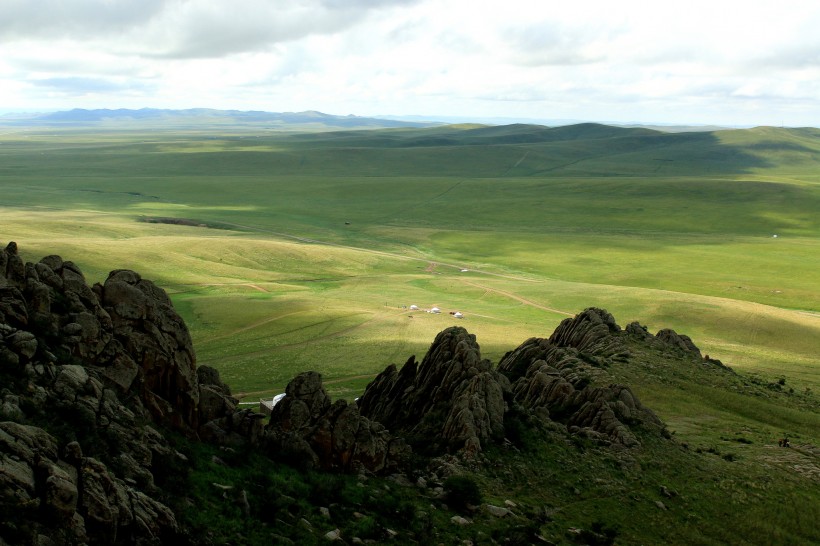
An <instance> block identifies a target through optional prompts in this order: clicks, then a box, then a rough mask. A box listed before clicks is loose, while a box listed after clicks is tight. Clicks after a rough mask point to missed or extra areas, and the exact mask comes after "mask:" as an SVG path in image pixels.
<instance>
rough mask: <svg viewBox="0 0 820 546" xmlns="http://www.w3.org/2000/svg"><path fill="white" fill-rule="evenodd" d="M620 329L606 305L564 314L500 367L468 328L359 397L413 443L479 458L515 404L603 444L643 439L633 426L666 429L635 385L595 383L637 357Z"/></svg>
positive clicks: (444, 336) (441, 338) (498, 436)
mask: <svg viewBox="0 0 820 546" xmlns="http://www.w3.org/2000/svg"><path fill="white" fill-rule="evenodd" d="M629 354H630V353H629V351H628V349H627V347H626V344H625V343H624V340H623V336H622V331H621V328H620V327H619V326H618V325H617V324H616V322H615V320H614V318H613V317H612V315H610V314H609V313H608V312H606V311H604V310H602V309H596V308H590V309H586V310H585V311H583V312H582V313H580V314H579V315H577V316H576V317H574V318H572V319H566V320H564V321H563V322H562V323H561V324H560V325H559V327H558V328H557V329H556V330H555V332H554V333H553V334H552V336H550V338H549V339H544V338H531V339H528V340H527V341H525V342H524V343H523V344H521V345H520V346H519V347H517V348H516V349H514V350H512V351H510V352H508V353H507V354H506V355H504V357H503V358H502V359H501V361H500V362H499V365H498V367H497V368H496V369H493V367H492V365H491V364H490V363H489V361H486V360H482V359H481V355H480V352H479V347H478V344H477V343H476V341H475V337H474V336H472V335H471V334H469V333H468V332H467V331H466V330H465V329H464V328H459V327H453V328H448V329H447V330H444V331H443V332H441V333H440V334H439V335H438V336H437V337H436V340H435V341H434V342H433V345H432V346H431V347H430V350H429V351H428V353H427V355H426V356H425V357H424V360H423V361H422V363H421V364H420V365H419V364H417V363H416V361H415V358H411V359H410V360H408V362H407V363H406V364H405V365H404V366H403V367H402V368H401V370H398V369H397V368H396V366H394V365H391V366H389V367H388V368H387V369H385V370H384V371H383V372H382V373H381V374H379V375H378V376H377V377H376V379H375V380H374V381H373V382H372V383H371V384H370V385H368V387H367V389H366V390H365V393H364V395H363V396H362V397H361V399H360V400H359V407H360V408H361V412H362V414H363V415H366V416H367V417H368V418H370V419H372V420H375V421H379V422H380V423H382V424H384V425H385V426H386V427H387V428H388V429H389V430H390V431H391V432H393V433H394V434H400V435H403V436H405V437H406V438H407V439H408V441H409V442H410V443H411V445H413V446H414V448H415V449H417V450H421V451H428V452H433V453H438V452H449V453H460V454H462V455H474V454H476V453H478V452H479V451H481V450H482V448H483V446H486V445H487V444H488V443H493V442H499V441H500V440H502V439H503V438H504V436H505V429H504V422H505V417H506V416H507V413H508V411H509V410H510V409H511V408H515V409H516V410H517V411H518V412H524V413H525V414H527V415H530V416H538V417H539V418H541V419H544V420H549V421H552V422H554V423H558V424H560V425H561V426H563V427H565V428H566V429H567V430H569V431H570V432H573V433H578V434H581V435H585V436H587V437H592V438H595V439H596V440H599V441H600V442H603V443H608V444H618V445H621V446H626V447H631V446H634V445H637V444H638V443H639V442H638V440H637V438H636V436H635V435H634V434H633V433H632V431H631V429H630V426H632V425H641V426H645V427H650V428H656V429H659V428H661V427H662V424H661V422H660V421H659V420H658V418H657V417H656V416H655V415H654V414H653V413H652V412H651V411H649V410H647V409H646V408H644V407H643V406H642V405H641V404H640V402H639V401H638V400H637V398H636V397H635V396H634V394H633V393H632V391H631V390H629V388H628V387H625V386H623V385H610V386H608V387H600V386H594V385H595V383H596V378H597V377H598V376H599V375H600V373H601V369H602V368H604V367H606V366H608V365H609V364H611V363H612V362H613V361H614V360H619V359H620V360H623V359H627V358H629Z"/></svg>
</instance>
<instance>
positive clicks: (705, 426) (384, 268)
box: [0, 124, 820, 544]
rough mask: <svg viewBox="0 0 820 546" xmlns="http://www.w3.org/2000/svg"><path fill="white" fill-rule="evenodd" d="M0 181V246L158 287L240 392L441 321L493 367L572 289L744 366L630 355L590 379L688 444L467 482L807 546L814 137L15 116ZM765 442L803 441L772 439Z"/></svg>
mask: <svg viewBox="0 0 820 546" xmlns="http://www.w3.org/2000/svg"><path fill="white" fill-rule="evenodd" d="M0 194H1V195H2V197H1V198H0V243H2V244H5V243H6V242H7V241H11V240H14V241H16V242H17V243H18V245H19V248H20V250H21V253H22V254H23V257H24V259H26V260H29V261H36V260H39V259H40V258H41V257H42V256H45V255H48V254H55V253H56V254H60V255H61V256H63V257H64V258H66V259H70V260H72V261H74V262H75V263H77V264H78V265H79V266H80V268H81V269H82V270H83V271H84V273H85V275H86V277H87V279H88V280H89V281H91V282H94V281H103V280H104V279H105V278H106V276H107V274H108V271H110V270H112V269H121V268H129V269H134V270H136V271H138V272H139V273H141V274H142V275H143V277H145V278H148V279H151V280H154V281H155V282H157V283H158V284H159V285H160V286H162V287H163V288H165V289H166V290H167V291H168V292H169V293H170V294H171V296H172V299H173V300H174V303H175V306H176V308H177V309H178V311H179V312H180V313H181V314H182V316H183V317H184V319H185V321H186V323H187V324H188V326H189V327H190V330H191V334H192V336H193V340H194V345H195V349H196V352H197V357H198V362H199V364H208V365H211V366H214V367H215V368H217V369H219V370H220V372H221V374H222V377H223V379H224V380H226V381H227V382H228V383H229V384H230V385H231V387H232V388H233V390H234V392H235V394H238V395H239V396H240V397H241V398H242V399H243V400H245V401H251V402H253V401H256V400H258V398H259V397H261V396H268V395H272V394H274V393H277V392H281V391H282V390H283V389H284V387H285V385H286V384H287V382H288V380H289V379H290V378H291V377H293V376H294V375H295V374H296V373H298V372H299V371H303V370H306V369H314V370H318V371H320V372H321V373H322V374H323V377H324V380H325V385H326V388H327V389H328V391H329V392H330V394H331V396H333V397H347V398H352V397H354V396H357V395H358V394H359V393H361V392H362V390H363V389H364V386H365V385H366V384H367V383H368V382H369V381H370V380H371V379H372V378H373V377H374V376H375V374H377V373H378V372H380V371H381V370H382V369H383V368H384V367H385V366H387V365H388V364H390V363H396V364H401V363H403V362H404V361H406V360H407V358H408V357H409V356H410V355H416V356H417V357H419V358H421V356H422V355H423V354H424V353H425V351H426V350H427V348H428V347H429V345H430V343H431V342H432V340H433V338H434V337H435V335H436V334H437V333H438V332H439V331H441V330H442V329H444V328H446V327H447V326H450V325H453V324H458V325H461V326H464V327H466V328H467V329H468V330H469V331H470V332H471V333H473V334H475V335H476V336H477V339H478V342H479V343H480V344H481V348H482V354H483V356H484V357H486V358H489V359H491V360H493V361H496V362H497V361H498V359H499V358H500V357H501V356H502V355H503V354H504V353H506V352H507V351H509V350H511V349H513V348H514V347H516V346H518V345H519V344H520V343H521V342H523V341H524V340H525V339H527V338H529V337H533V336H540V337H546V336H549V335H550V333H552V331H553V330H554V329H555V327H556V326H557V325H558V324H559V323H560V321H561V320H563V319H564V318H566V317H568V316H572V315H574V314H575V313H577V312H579V311H581V310H582V309H584V308H586V307H590V306H596V307H603V308H606V309H608V310H609V311H610V312H611V313H613V315H614V316H615V318H616V319H617V321H618V323H619V324H621V325H622V326H625V325H626V324H627V323H629V322H631V321H633V320H638V321H639V322H641V323H642V324H644V325H646V326H647V327H648V328H649V330H650V331H652V332H655V331H657V330H659V329H661V328H667V327H671V328H674V329H675V330H677V331H678V332H680V333H684V334H687V335H689V336H691V337H692V339H693V340H694V341H695V343H696V344H697V345H698V346H699V347H700V348H701V350H702V351H703V352H704V353H705V354H708V355H710V356H711V357H712V358H717V359H720V360H721V361H723V362H724V363H725V364H727V365H729V366H731V367H732V368H733V369H734V370H735V371H736V372H738V373H737V375H732V374H726V373H717V372H716V371H715V370H713V369H709V368H708V367H703V368H702V369H701V368H697V367H695V368H692V367H689V368H687V367H680V366H677V365H675V364H674V363H673V364H670V363H669V361H666V360H664V359H663V358H660V357H659V356H658V355H656V354H653V353H651V351H650V352H645V353H642V352H641V349H635V351H636V355H635V357H634V358H633V359H632V360H631V361H630V362H631V363H630V364H628V365H626V364H616V365H614V366H613V367H612V368H611V369H609V370H607V372H606V373H607V377H608V378H609V379H610V380H616V381H621V382H624V383H626V384H629V385H630V386H631V387H632V388H633V389H634V390H635V392H636V393H637V394H638V395H639V396H640V398H641V400H642V401H643V402H644V404H645V405H646V406H648V407H650V408H652V409H653V410H654V411H655V412H656V413H658V415H659V416H660V417H661V418H662V419H663V420H664V421H665V422H666V423H667V424H668V427H669V430H670V432H671V433H672V434H673V435H674V437H675V438H676V439H677V440H678V442H679V445H680V446H681V450H680V451H669V450H668V449H667V448H666V447H664V446H661V445H654V444H653V442H654V441H655V440H653V439H652V438H648V437H647V438H642V441H643V442H644V446H645V449H644V451H642V452H640V453H636V454H635V455H634V459H632V458H631V457H633V456H625V458H623V457H621V456H613V455H612V454H611V453H609V452H606V451H605V450H604V451H601V450H598V449H597V448H594V446H588V445H578V446H575V448H577V449H576V451H574V452H573V453H574V455H572V456H570V455H568V453H569V452H568V451H567V449H568V448H567V447H566V446H564V445H563V443H564V440H563V439H560V438H553V439H552V440H551V441H549V442H546V443H544V442H541V443H534V444H532V445H530V446H529V447H528V448H527V449H522V451H521V452H517V453H516V454H510V453H507V454H505V455H504V456H505V457H508V458H509V461H510V465H511V467H515V468H518V469H525V471H522V472H521V473H516V474H513V475H511V474H505V473H500V474H499V475H493V474H492V473H490V474H485V475H484V476H483V477H479V478H477V479H480V480H481V482H482V483H481V486H482V490H483V491H484V493H485V497H486V498H487V500H488V501H491V502H495V503H497V504H502V503H503V501H504V499H505V498H508V497H509V496H513V497H514V498H515V499H516V500H517V501H518V502H521V503H523V504H524V505H525V506H530V507H534V506H538V505H540V506H541V507H542V508H543V506H544V503H546V505H547V507H549V506H554V507H555V508H556V509H555V510H554V511H550V510H548V512H549V516H548V517H546V518H545V519H544V518H541V516H538V517H536V516H535V515H532V514H530V515H528V516H527V517H528V518H530V519H531V520H532V521H536V520H538V521H540V522H541V529H542V530H546V531H549V532H550V533H552V534H551V535H550V536H561V535H562V534H563V532H564V530H565V529H566V528H567V527H568V526H573V525H578V524H579V522H580V523H583V524H584V525H586V526H590V525H593V526H594V524H595V523H596V522H598V523H605V524H607V525H616V526H617V527H618V529H619V532H620V535H621V536H622V537H625V540H627V542H629V541H639V542H641V541H643V542H646V541H649V542H652V543H662V542H664V543H676V542H678V539H680V540H681V541H682V543H702V544H729V543H767V544H777V543H793V544H796V543H803V542H805V541H807V540H808V541H811V540H816V539H818V535H817V532H816V521H817V518H818V517H820V514H818V511H817V507H818V506H820V504H818V503H817V500H818V499H817V488H816V485H817V480H818V479H820V465H819V464H818V462H817V454H816V449H815V451H811V450H807V449H809V448H807V447H806V446H811V445H817V442H818V434H817V432H818V430H820V412H819V411H818V398H817V392H818V391H820V373H818V372H819V371H820V368H819V367H818V366H820V362H818V354H820V131H818V130H816V129H775V128H757V129H751V130H732V131H718V132H708V133H681V134H668V133H659V132H655V131H650V130H646V129H619V128H613V127H606V126H601V125H593V124H585V125H578V126H572V127H562V128H544V127H536V126H527V125H517V126H507V127H483V126H473V125H461V126H445V127H435V128H430V129H384V130H374V131H339V132H311V133H287V132H283V131H272V130H267V129H265V127H263V126H261V125H259V124H257V125H247V126H243V125H214V126H202V127H199V128H196V127H194V128H192V127H186V128H185V129H184V130H183V129H180V128H173V127H171V128H169V127H165V126H153V127H150V129H146V128H145V126H141V125H139V124H134V125H132V126H128V125H112V124H99V125H93V124H92V125H89V126H86V127H73V126H64V127H59V126H55V127H29V128H25V127H9V128H0ZM169 219H177V221H180V220H182V221H184V224H174V223H169ZM774 235H777V237H774ZM410 305H417V306H418V307H420V308H421V309H420V310H411V309H410ZM434 306H437V307H439V308H441V310H442V311H443V313H441V314H431V313H427V312H425V310H428V309H430V308H432V307H434ZM451 311H461V312H462V313H464V319H462V320H458V319H455V318H454V317H452V316H451V315H450V314H449V312H451ZM635 363H638V364H637V365H636V364H635ZM784 435H785V436H789V437H791V438H792V442H793V444H794V445H795V446H796V447H797V448H798V449H795V450H792V451H788V450H778V448H777V447H776V441H777V438H779V437H783V436H784ZM801 446H802V447H801ZM202 449H206V448H202ZM207 458H208V457H207V456H205V455H203V460H207ZM204 464H205V463H203V465H204ZM249 464H250V463H249ZM527 469H529V470H527ZM533 469H538V472H534V470H533ZM220 471H222V470H220ZM281 472H285V471H284V470H282V471H281ZM281 472H280V473H281ZM282 475H284V474H282ZM260 476H262V474H260ZM595 476H606V478H605V479H601V478H599V479H596V478H595ZM220 479H222V478H220ZM231 479H232V480H242V479H245V478H242V477H239V476H236V477H233V478H231ZM259 479H260V480H261V479H262V478H261V477H260V478H259ZM275 479H278V478H276V476H273V477H271V476H267V477H265V478H264V480H268V481H270V480H275ZM299 479H302V478H299ZM304 479H306V480H308V478H304ZM264 480H263V481H264ZM294 480H295V481H293V483H290V482H289V484H290V485H287V484H286V485H287V487H286V486H285V485H282V484H279V485H277V486H276V488H278V489H282V488H284V489H283V490H285V491H289V489H288V487H296V486H297V485H299V483H301V482H299V481H298V480H296V479H295V478H294ZM309 480H320V481H321V480H331V478H322V477H316V476H314V477H309ZM309 480H308V481H309ZM334 480H337V478H333V479H332V480H331V481H333V483H334V484H335V485H334V486H333V487H332V488H330V489H338V490H339V491H346V493H345V495H348V496H349V495H354V496H355V495H359V496H361V493H356V491H358V490H359V488H358V487H357V486H356V484H355V483H353V482H344V480H343V479H342V478H338V480H342V481H340V482H338V483H337V482H336V481H334ZM212 481H214V480H213V479H211V478H210V476H209V475H206V477H205V478H203V483H204V484H205V485H204V486H203V492H202V498H203V499H205V502H210V501H208V495H209V494H210V493H207V491H209V490H210V489H212V487H211V486H210V485H209V484H210V483H211V482H212ZM294 484H295V485H294ZM533 484H535V485H533ZM314 485H315V484H314ZM660 486H663V487H667V488H669V489H674V490H675V491H676V492H677V493H679V495H680V496H679V497H677V500H670V499H667V498H665V497H661V496H659V494H658V488H659V487H660ZM249 487H250V486H249ZM299 487H308V486H301V485H300V486H299ZM311 487H313V486H311ZM297 489H298V488H297ZM372 489H373V490H374V491H376V490H378V489H379V487H373V488H372ZM294 491H295V489H294ZM368 491H370V489H368ZM373 495H376V493H373ZM293 496H297V495H296V493H293ZM568 499H569V500H568ZM394 500H395V499H394ZM657 500H661V501H664V502H665V503H666V504H667V505H668V507H667V508H664V509H662V510H661V509H659V508H658V507H657V506H656V504H655V501H657ZM213 501H214V503H216V504H218V502H219V500H218V499H213ZM260 502H262V501H261V500H260ZM363 502H365V501H363ZM374 502H375V501H374ZM396 502H399V501H398V500H396ZM401 502H402V503H405V504H407V503H410V504H407V506H405V508H407V509H408V510H409V509H412V508H413V507H412V506H411V505H412V503H413V502H415V503H416V504H417V506H416V508H417V509H424V510H427V508H426V507H425V506H426V503H428V501H426V500H424V499H421V498H419V499H415V500H414V499H413V498H406V499H404V500H402V501H401ZM568 503H569V504H568ZM365 504H366V502H365ZM377 504H378V503H377ZM408 507H409V508H408ZM419 507H420V508H419ZM374 509H375V508H374ZM305 510H308V508H305ZM533 510H535V509H534V508H533ZM539 510H541V508H539ZM210 513H211V512H207V511H206V512H203V514H210ZM533 513H534V512H533ZM539 513H541V512H539ZM443 514H444V513H443V512H442V513H439V514H436V513H433V514H432V516H431V517H432V518H433V519H434V520H435V521H434V523H435V524H436V525H438V526H439V527H440V528H445V527H447V526H448V525H450V524H449V521H448V520H447V519H446V517H445V516H444V515H443ZM602 515H606V517H605V518H604V519H605V520H606V521H602V520H601V517H602ZM192 517H194V516H192ZM385 517H388V516H385ZM436 518H438V519H436ZM539 518H541V519H539ZM439 520H441V521H439ZM225 521H226V522H228V523H229V522H231V521H234V520H230V519H226V520H225ZM237 521H238V520H237ZM385 521H386V522H387V523H386V524H390V521H392V520H390V519H389V517H388V519H387V520H385ZM476 521H477V523H476V526H475V528H474V529H475V530H482V529H483V530H484V531H486V532H487V533H497V532H499V528H498V527H497V524H494V523H492V522H484V523H482V522H481V521H479V519H477V520H476ZM228 523H225V525H226V526H228ZM371 523H372V522H371ZM237 525H239V526H240V527H239V528H241V523H237ZM494 525H495V526H494ZM510 525H512V524H510ZM673 530H674V531H673ZM231 532H233V531H231ZM474 532H477V531H474ZM504 532H506V531H504ZM510 532H514V529H512V528H511V529H510ZM738 533H739V534H738ZM460 538H466V537H460ZM473 538H475V537H473Z"/></svg>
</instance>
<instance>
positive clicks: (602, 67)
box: [0, 0, 820, 127]
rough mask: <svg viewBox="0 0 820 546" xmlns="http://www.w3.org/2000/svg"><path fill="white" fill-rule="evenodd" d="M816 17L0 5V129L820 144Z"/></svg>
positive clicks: (623, 0)
mask: <svg viewBox="0 0 820 546" xmlns="http://www.w3.org/2000/svg"><path fill="white" fill-rule="evenodd" d="M818 29H820V2H817V1H816V0H777V1H772V0H765V1H764V0H744V1H742V2H738V1H734V0H710V1H701V0H687V1H681V0H668V1H630V0H609V1H588V0H569V1H566V0H565V1H561V2H558V1H549V0H503V1H488V0H240V1H237V0H37V1H32V0H0V112H45V111H55V110H67V109H71V108H88V109H93V108H143V107H149V108H218V109H236V110H265V111H270V112H300V111H304V110H318V111H321V112H325V113H328V114H337V115H348V114H353V115H359V116H420V117H422V118H428V119H434V118H441V117H449V118H465V119H472V120H476V121H478V120H487V119H502V118H503V119H531V120H558V119H565V120H584V121H601V122H616V123H646V124H651V123H668V124H686V125H692V124H695V125H729V126H755V125H775V126H780V125H785V126H814V127H820V30H818Z"/></svg>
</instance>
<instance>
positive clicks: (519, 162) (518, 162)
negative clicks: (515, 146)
mask: <svg viewBox="0 0 820 546" xmlns="http://www.w3.org/2000/svg"><path fill="white" fill-rule="evenodd" d="M528 155H530V151H529V150H527V151H526V152H524V155H522V156H521V159H519V160H518V161H516V162H515V165H513V166H512V167H510V168H509V169H507V170H506V171H504V174H502V175H501V176H507V175H508V174H510V172H511V171H512V170H513V169H514V168H516V167H518V166H519V165H521V162H522V161H524V160H525V159H526V158H527V156H528Z"/></svg>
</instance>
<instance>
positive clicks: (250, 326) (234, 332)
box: [199, 311, 307, 343]
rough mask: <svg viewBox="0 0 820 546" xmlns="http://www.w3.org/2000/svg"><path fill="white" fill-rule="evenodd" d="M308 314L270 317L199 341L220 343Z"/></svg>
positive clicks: (294, 313) (295, 312)
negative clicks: (226, 339) (279, 321)
mask: <svg viewBox="0 0 820 546" xmlns="http://www.w3.org/2000/svg"><path fill="white" fill-rule="evenodd" d="M306 312H307V311H294V312H292V313H285V314H284V315H277V316H275V317H268V318H266V319H263V320H259V321H257V322H254V323H253V324H248V325H247V326H243V327H242V328H239V329H237V330H232V331H230V332H228V333H225V334H222V335H220V336H216V337H209V338H207V339H202V340H200V341H199V343H210V342H212V341H218V340H220V339H225V338H226V337H231V336H235V335H237V334H241V333H242V332H247V331H248V330H253V329H255V328H259V327H260V326H264V325H265V324H269V323H271V322H276V321H277V320H279V319H283V318H285V317H289V316H291V315H298V314H299V313H306Z"/></svg>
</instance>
